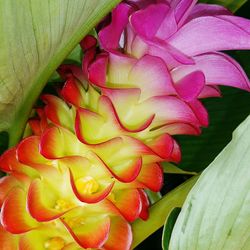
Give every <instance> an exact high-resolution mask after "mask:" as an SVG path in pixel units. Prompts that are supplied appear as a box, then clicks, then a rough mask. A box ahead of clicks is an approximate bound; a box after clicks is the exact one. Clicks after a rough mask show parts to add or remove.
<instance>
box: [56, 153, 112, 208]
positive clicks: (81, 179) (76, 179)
mask: <svg viewBox="0 0 250 250" xmlns="http://www.w3.org/2000/svg"><path fill="white" fill-rule="evenodd" d="M60 162H63V163H64V164H66V165H67V166H68V167H69V169H70V182H71V186H72V189H73V191H74V193H75V195H76V197H77V198H78V199H79V200H80V201H82V202H86V203H96V202H99V201H101V200H103V199H104V198H105V197H106V196H107V195H109V193H110V192H111V190H112V188H113V186H114V181H112V180H111V175H110V173H109V172H108V171H107V169H106V167H105V166H102V165H99V164H97V165H91V163H90V162H89V161H88V160H87V159H86V158H83V157H76V156H75V157H68V158H64V159H62V160H61V161H60ZM97 172H98V174H97ZM88 179H89V180H91V181H92V182H91V181H90V182H89V184H90V185H91V183H92V184H93V185H95V186H94V187H93V189H92V190H91V189H88V190H87V191H86V190H84V187H85V186H84V184H85V183H86V185H87V184H88V183H87V180H88ZM107 179H108V180H109V181H108V182H107V181H106V180H107ZM102 180H105V182H104V183H102ZM78 183H82V184H83V185H78Z"/></svg>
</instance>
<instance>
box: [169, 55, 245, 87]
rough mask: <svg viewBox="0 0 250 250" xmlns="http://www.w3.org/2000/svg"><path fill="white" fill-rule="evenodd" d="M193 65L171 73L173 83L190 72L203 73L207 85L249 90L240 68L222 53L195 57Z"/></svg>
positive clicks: (181, 67)
mask: <svg viewBox="0 0 250 250" xmlns="http://www.w3.org/2000/svg"><path fill="white" fill-rule="evenodd" d="M194 60H195V65H188V66H180V67H177V68H176V69H175V70H174V71H173V72H172V77H173V79H174V81H178V79H180V78H181V77H183V76H184V75H186V74H189V73H190V72H194V71H196V70H200V71H202V72H203V73H204V75H205V79H206V84H207V85H226V86H231V87H236V88H240V89H244V90H248V91H249V90H250V83H249V80H248V77H247V76H246V73H245V72H244V70H243V69H242V68H241V66H240V65H239V64H238V63H237V62H236V61H235V60H233V59H232V58H231V57H229V56H227V55H225V54H223V53H207V54H204V55H200V56H195V57H194Z"/></svg>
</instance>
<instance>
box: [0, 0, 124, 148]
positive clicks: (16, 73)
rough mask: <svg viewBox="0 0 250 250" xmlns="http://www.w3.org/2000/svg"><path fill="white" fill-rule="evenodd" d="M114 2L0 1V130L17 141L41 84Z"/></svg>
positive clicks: (113, 0)
mask: <svg viewBox="0 0 250 250" xmlns="http://www.w3.org/2000/svg"><path fill="white" fill-rule="evenodd" d="M118 2H119V0H53V1H48V0H46V1H41V0H32V1H31V0H2V1H0V34H1V39H0V62H1V65H0V131H7V132H8V133H9V138H10V141H9V145H13V144H15V143H16V142H17V141H18V139H19V138H20V136H21V134H22V131H23V128H24V126H25V122H26V120H27V118H28V116H29V113H30V110H31V107H32V105H33V104H34V102H35V101H36V99H37V97H38V96H39V94H40V92H41V90H42V89H43V87H44V85H45V84H46V81H47V80H48V78H49V77H50V75H51V74H52V73H53V72H54V71H55V69H56V68H57V67H58V65H59V64H60V63H61V62H62V61H63V59H64V58H65V57H66V56H67V55H68V54H69V53H70V51H71V50H72V49H73V48H74V47H75V46H76V44H77V43H78V42H79V41H80V40H81V38H82V37H83V36H84V35H86V34H87V33H88V32H89V31H90V30H91V29H92V28H93V26H95V25H96V24H97V22H99V21H100V19H102V18H103V17H104V15H105V14H107V12H108V11H110V9H111V8H112V7H114V5H115V4H117V3H118Z"/></svg>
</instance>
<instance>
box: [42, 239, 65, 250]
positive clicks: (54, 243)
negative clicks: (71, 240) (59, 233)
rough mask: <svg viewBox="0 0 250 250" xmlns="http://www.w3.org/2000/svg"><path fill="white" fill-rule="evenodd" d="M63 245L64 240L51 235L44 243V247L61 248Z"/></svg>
mask: <svg viewBox="0 0 250 250" xmlns="http://www.w3.org/2000/svg"><path fill="white" fill-rule="evenodd" d="M64 246H65V241H64V240H63V239H62V238H61V237H53V238H50V239H49V240H47V241H46V242H45V244H44V247H45V249H48V250H61V249H62V248H63V247H64Z"/></svg>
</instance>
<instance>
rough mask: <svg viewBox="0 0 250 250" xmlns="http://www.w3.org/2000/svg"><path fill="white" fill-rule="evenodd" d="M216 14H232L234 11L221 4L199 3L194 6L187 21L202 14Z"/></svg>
mask: <svg viewBox="0 0 250 250" xmlns="http://www.w3.org/2000/svg"><path fill="white" fill-rule="evenodd" d="M216 15H232V13H231V12H230V11H229V10H228V9H226V8H225V7H223V6H221V5H217V4H207V3H206V4H205V3H198V4H196V5H195V6H194V7H193V9H192V11H191V12H190V15H189V16H188V18H187V20H186V22H188V21H190V20H192V19H194V18H197V17H201V16H216Z"/></svg>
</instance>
